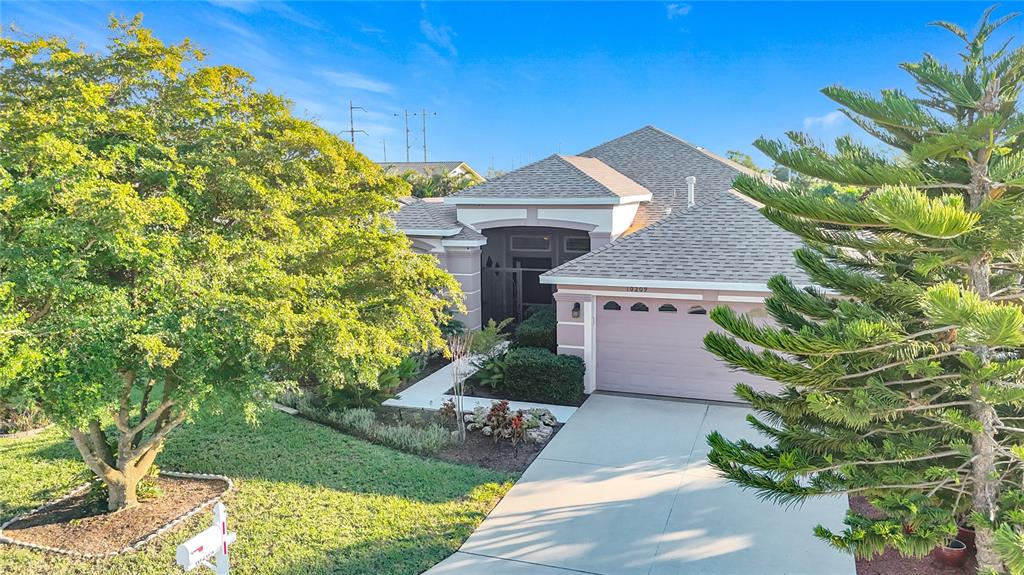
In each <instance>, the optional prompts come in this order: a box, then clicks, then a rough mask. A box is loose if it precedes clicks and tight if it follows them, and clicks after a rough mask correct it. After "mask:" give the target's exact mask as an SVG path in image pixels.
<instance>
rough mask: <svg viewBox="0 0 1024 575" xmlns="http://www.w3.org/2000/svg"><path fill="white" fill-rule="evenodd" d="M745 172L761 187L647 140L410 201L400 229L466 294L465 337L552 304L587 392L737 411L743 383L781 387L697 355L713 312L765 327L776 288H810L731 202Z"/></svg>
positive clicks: (784, 235) (751, 214)
mask: <svg viewBox="0 0 1024 575" xmlns="http://www.w3.org/2000/svg"><path fill="white" fill-rule="evenodd" d="M743 173H748V174H756V172H753V171H751V170H749V169H748V168H746V167H744V166H741V165H739V164H737V163H735V162H732V161H729V160H727V159H725V158H722V157H719V156H717V155H715V154H712V153H710V152H708V151H707V150H704V149H703V148H700V147H698V146H694V145H692V144H689V143H687V142H685V141H683V140H680V139H679V138H677V137H675V136H673V135H671V134H669V133H667V132H664V131H662V130H659V129H658V128H655V127H653V126H646V127H643V128H641V129H639V130H636V131H634V132H631V133H629V134H626V135H624V136H621V137H618V138H615V139H614V140H611V141H609V142H606V143H604V144H601V145H599V146H597V147H595V148H591V149H590V150H587V151H585V152H582V153H580V154H578V155H575V156H563V155H553V156H550V157H547V158H545V159H543V160H540V161H538V162H535V163H533V164H530V165H527V166H524V167H522V168H519V169H517V170H515V171H512V172H509V173H508V174H505V175H503V176H501V177H498V178H495V179H493V180H490V181H487V182H484V183H482V184H478V185H476V186H473V187H471V188H468V189H466V190H463V191H461V192H458V193H456V194H454V195H453V196H449V197H447V198H444V199H443V201H436V200H435V201H427V200H410V201H408V202H406V204H405V205H404V206H403V207H402V209H401V210H400V211H399V212H398V214H396V221H397V223H398V226H399V228H401V229H402V230H403V231H404V232H405V233H406V234H407V235H408V236H409V237H410V239H411V240H412V243H413V247H414V249H416V250H417V251H419V252H422V253H431V254H433V255H435V256H437V257H438V259H439V260H440V262H441V264H442V265H443V266H444V267H445V268H447V269H448V270H449V271H450V272H451V273H452V274H453V275H454V276H455V277H456V278H457V279H458V280H459V282H460V283H461V285H462V288H463V290H464V292H465V294H466V306H467V308H468V311H467V312H466V313H465V314H462V315H460V316H459V319H460V320H461V321H463V322H464V323H465V324H466V325H467V326H468V327H470V328H476V327H479V326H480V325H481V322H485V321H487V319H489V318H495V319H502V318H505V317H515V318H517V319H521V318H522V317H523V314H524V313H525V310H526V309H527V308H529V306H532V305H538V304H550V303H552V301H554V303H555V305H556V310H557V316H558V351H559V353H566V354H574V355H579V356H582V357H583V358H584V360H585V362H586V365H587V375H586V383H585V385H586V390H587V392H593V391H595V390H606V391H618V392H631V393H643V394H653V395H664V396H676V397H687V398H695V399H706V400H732V399H733V394H732V388H733V386H734V384H735V383H736V382H737V381H738V380H739V379H742V380H743V381H744V382H745V383H748V384H750V385H752V386H754V387H755V388H760V389H765V390H769V389H771V390H774V389H776V385H777V384H775V383H773V382H771V381H768V380H760V379H757V378H755V377H753V376H749V375H746V374H742V375H741V374H735V373H731V372H730V370H729V369H728V368H727V367H726V366H725V365H724V364H723V363H721V362H720V361H719V360H718V359H717V358H716V357H714V356H713V355H711V354H710V353H708V352H706V351H705V350H704V349H703V343H702V339H703V337H704V334H706V333H707V332H708V331H710V330H713V329H715V328H716V325H715V324H714V323H713V322H712V321H711V320H710V319H709V318H708V315H707V314H708V311H709V310H710V309H711V308H713V307H715V306H719V305H727V306H731V307H733V308H735V309H737V310H738V311H741V312H746V313H751V314H753V315H754V316H755V317H762V318H763V317H765V316H766V314H765V312H764V310H763V300H764V298H765V296H766V295H767V294H768V292H769V289H768V287H767V285H766V284H767V281H768V279H769V278H771V277H772V276H773V275H775V274H778V273H782V274H785V275H786V276H787V277H789V278H791V279H792V280H793V281H794V282H795V283H797V284H798V285H806V284H809V283H810V281H809V280H808V278H807V277H806V276H805V275H804V273H803V271H802V270H800V269H799V268H798V267H797V266H796V264H795V263H794V261H793V257H792V252H793V251H794V250H795V249H797V248H798V247H799V246H800V240H799V239H798V238H797V237H796V236H794V235H791V234H790V233H788V232H786V231H784V230H782V229H780V228H779V227H777V226H776V225H775V224H773V223H771V222H770V221H769V220H768V219H767V218H765V217H764V216H763V215H761V213H760V212H759V211H758V208H759V206H758V205H757V204H756V203H754V202H753V201H752V200H750V199H749V198H746V197H745V196H742V195H741V194H739V193H738V192H736V191H734V190H733V189H732V187H731V186H732V182H733V180H734V179H735V178H736V177H737V176H738V175H740V174H743ZM757 175H758V176H761V175H760V174H757ZM761 177H768V176H761Z"/></svg>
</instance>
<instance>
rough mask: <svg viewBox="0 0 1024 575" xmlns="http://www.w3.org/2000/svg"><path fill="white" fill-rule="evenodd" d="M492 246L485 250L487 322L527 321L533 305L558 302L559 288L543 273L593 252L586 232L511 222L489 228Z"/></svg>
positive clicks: (482, 261) (483, 301) (483, 294)
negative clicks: (544, 280)
mask: <svg viewBox="0 0 1024 575" xmlns="http://www.w3.org/2000/svg"><path fill="white" fill-rule="evenodd" d="M483 234H484V235H485V236H487V244H486V245H485V246H483V247H482V249H481V251H480V280H481V289H482V291H481V305H482V310H483V320H484V321H485V322H486V321H487V320H488V319H494V320H496V321H500V320H502V319H504V318H507V317H511V318H515V320H516V321H521V320H522V319H523V315H524V313H525V311H526V310H527V309H529V307H530V306H535V305H546V304H550V303H552V292H553V286H551V285H550V284H542V283H540V275H541V274H542V273H544V272H546V271H548V270H550V269H552V268H554V267H557V266H559V265H561V264H563V263H565V262H567V261H569V260H572V259H574V258H578V257H579V256H581V255H583V254H585V253H587V252H589V251H590V235H589V234H588V233H587V232H586V231H583V230H575V229H565V228H554V227H543V226H506V227H493V228H487V229H484V230H483Z"/></svg>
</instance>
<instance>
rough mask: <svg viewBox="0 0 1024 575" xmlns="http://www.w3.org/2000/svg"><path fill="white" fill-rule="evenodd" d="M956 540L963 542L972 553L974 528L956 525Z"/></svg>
mask: <svg viewBox="0 0 1024 575" xmlns="http://www.w3.org/2000/svg"><path fill="white" fill-rule="evenodd" d="M956 538H957V539H959V540H960V541H963V543H964V545H966V546H967V550H968V551H974V528H973V527H968V526H967V525H957V527H956Z"/></svg>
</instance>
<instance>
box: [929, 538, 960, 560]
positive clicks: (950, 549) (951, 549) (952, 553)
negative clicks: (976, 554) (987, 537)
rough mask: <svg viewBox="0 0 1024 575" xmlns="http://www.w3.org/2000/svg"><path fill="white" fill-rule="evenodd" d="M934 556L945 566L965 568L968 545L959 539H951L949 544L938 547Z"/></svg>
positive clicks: (933, 553)
mask: <svg viewBox="0 0 1024 575" xmlns="http://www.w3.org/2000/svg"><path fill="white" fill-rule="evenodd" d="M932 555H933V556H934V557H935V558H936V559H938V561H939V562H940V563H942V564H943V565H948V566H950V567H963V566H964V563H966V562H967V545H965V544H964V542H963V541H960V540H959V539H951V540H950V541H949V543H946V544H945V545H943V546H939V547H936V548H935V551H932Z"/></svg>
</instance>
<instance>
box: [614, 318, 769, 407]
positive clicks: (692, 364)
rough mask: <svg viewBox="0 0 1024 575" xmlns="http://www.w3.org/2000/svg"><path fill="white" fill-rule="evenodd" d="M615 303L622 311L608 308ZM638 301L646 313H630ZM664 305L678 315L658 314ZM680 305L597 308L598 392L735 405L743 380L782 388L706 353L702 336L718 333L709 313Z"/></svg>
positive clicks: (762, 386) (758, 386)
mask: <svg viewBox="0 0 1024 575" xmlns="http://www.w3.org/2000/svg"><path fill="white" fill-rule="evenodd" d="M609 299H613V300H614V301H616V302H617V303H619V305H620V306H621V308H622V309H621V310H605V309H603V305H604V303H605V302H607V301H609ZM636 302H642V303H644V304H646V305H647V307H648V309H650V310H651V311H648V312H636V311H631V310H630V306H632V305H633V304H634V303H636ZM664 303H671V304H673V305H675V307H676V308H678V309H679V311H677V312H675V313H673V312H659V311H656V310H657V309H658V307H659V306H660V305H662V304H664ZM688 304H689V302H687V305H680V302H679V301H671V300H657V299H653V298H651V299H648V298H643V299H631V300H622V299H615V298H604V299H599V300H598V306H597V322H596V331H597V334H596V335H597V352H596V361H597V389H599V390H607V391H621V392H629V393H645V394H652V395H667V396H673V397H688V398H695V399H709V400H720V401H735V400H736V397H735V395H733V388H734V387H735V385H736V383H738V382H743V383H747V384H748V385H751V386H753V387H754V388H755V389H758V390H763V391H775V390H777V389H778V384H777V383H775V382H773V381H771V380H768V379H764V378H760V377H757V376H752V375H750V374H747V373H744V372H739V371H733V370H731V369H730V368H729V367H728V366H727V365H725V364H724V363H723V362H721V361H720V360H719V359H718V358H717V357H716V356H714V355H713V354H711V353H710V352H708V351H706V350H704V347H703V346H704V335H705V334H707V332H709V331H712V330H716V331H720V330H719V329H718V326H717V325H716V324H715V323H714V322H713V321H711V319H710V318H708V317H707V315H699V314H689V313H686V309H688V308H689V305H688Z"/></svg>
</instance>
